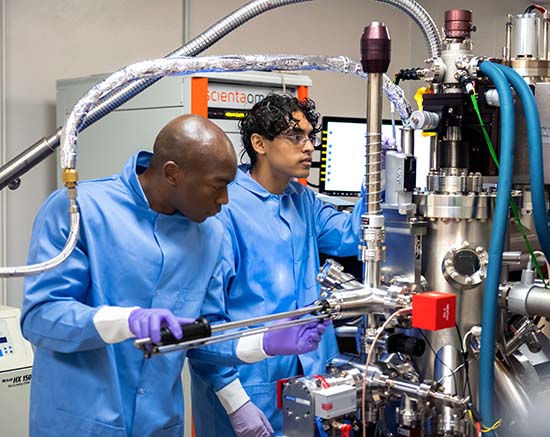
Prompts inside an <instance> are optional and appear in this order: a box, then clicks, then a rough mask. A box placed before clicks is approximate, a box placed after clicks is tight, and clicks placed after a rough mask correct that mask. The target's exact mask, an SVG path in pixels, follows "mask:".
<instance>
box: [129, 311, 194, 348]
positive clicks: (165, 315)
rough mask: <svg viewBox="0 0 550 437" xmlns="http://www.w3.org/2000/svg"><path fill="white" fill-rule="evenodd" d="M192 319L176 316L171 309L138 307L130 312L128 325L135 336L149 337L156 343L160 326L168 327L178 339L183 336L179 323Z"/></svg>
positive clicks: (182, 323)
mask: <svg viewBox="0 0 550 437" xmlns="http://www.w3.org/2000/svg"><path fill="white" fill-rule="evenodd" d="M194 321H195V320H194V319H188V318H182V317H176V316H175V315H174V314H173V313H172V311H170V310H167V309H164V308H150V309H149V308H138V309H136V310H134V311H132V312H131V313H130V317H128V326H129V327H130V331H131V332H132V334H134V335H135V336H136V337H137V338H147V337H149V338H150V339H151V340H153V341H154V342H155V343H158V342H160V330H161V329H162V328H164V327H166V328H168V329H169V330H170V332H171V333H172V335H173V336H174V337H176V338H177V339H178V340H179V339H181V337H182V336H183V333H182V331H181V325H188V324H190V323H193V322H194Z"/></svg>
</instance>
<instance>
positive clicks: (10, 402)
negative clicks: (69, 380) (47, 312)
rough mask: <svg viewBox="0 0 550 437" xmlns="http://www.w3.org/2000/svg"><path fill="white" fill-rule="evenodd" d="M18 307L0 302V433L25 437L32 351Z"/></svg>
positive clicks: (26, 432)
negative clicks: (22, 325) (24, 332)
mask: <svg viewBox="0 0 550 437" xmlns="http://www.w3.org/2000/svg"><path fill="white" fill-rule="evenodd" d="M20 317H21V311H20V310H19V308H12V307H7V306H0V421H1V423H2V432H1V434H2V435H6V436H11V437H24V436H27V435H28V428H29V402H30V388H31V379H32V362H33V358H34V354H33V351H32V347H31V344H30V343H29V342H28V341H27V340H25V339H24V338H23V335H22V333H21V328H20V325H19V320H20Z"/></svg>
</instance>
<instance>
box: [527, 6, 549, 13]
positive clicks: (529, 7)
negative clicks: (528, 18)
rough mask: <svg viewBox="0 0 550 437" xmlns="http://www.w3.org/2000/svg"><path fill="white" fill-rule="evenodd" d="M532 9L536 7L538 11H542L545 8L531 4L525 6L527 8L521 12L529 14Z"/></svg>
mask: <svg viewBox="0 0 550 437" xmlns="http://www.w3.org/2000/svg"><path fill="white" fill-rule="evenodd" d="M533 9H536V10H537V11H539V12H543V11H545V10H546V9H545V8H543V7H542V6H540V5H531V6H527V8H526V9H525V11H524V12H523V13H524V14H530V13H531V12H533Z"/></svg>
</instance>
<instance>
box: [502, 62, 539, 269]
mask: <svg viewBox="0 0 550 437" xmlns="http://www.w3.org/2000/svg"><path fill="white" fill-rule="evenodd" d="M497 67H498V68H499V69H500V70H501V71H502V72H503V73H504V75H505V76H506V79H508V81H509V82H510V84H512V86H513V87H514V89H515V90H516V92H517V93H518V95H519V97H520V98H521V103H522V105H523V110H524V111H525V120H526V122H527V140H528V143H529V173H530V177H531V197H532V202H533V218H534V221H535V230H536V231H537V237H538V239H539V243H540V245H541V248H542V251H543V252H544V255H545V256H546V259H550V258H549V256H550V229H549V227H548V215H547V213H546V199H545V196H544V165H543V162H544V161H543V157H542V139H541V129H540V117H539V111H538V109H537V102H536V101H535V96H533V93H532V92H531V88H529V85H527V83H526V82H525V80H523V78H522V77H521V76H520V75H519V74H518V73H517V72H515V71H514V70H512V69H511V68H510V67H506V66H504V65H498V64H497Z"/></svg>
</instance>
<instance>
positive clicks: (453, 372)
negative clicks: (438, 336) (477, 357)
mask: <svg viewBox="0 0 550 437" xmlns="http://www.w3.org/2000/svg"><path fill="white" fill-rule="evenodd" d="M419 331H420V334H422V337H424V340H425V341H426V344H427V345H428V347H429V348H430V350H431V351H432V352H433V354H434V356H435V358H436V359H437V360H438V361H439V362H440V363H441V364H443V366H445V367H446V368H447V369H449V370H450V371H451V375H453V380H454V383H455V391H456V390H458V382H457V380H456V371H455V370H453V369H451V368H450V367H449V366H447V364H445V362H444V361H443V360H442V359H441V358H439V355H437V352H436V351H435V350H434V348H433V347H432V345H431V343H430V341H429V340H428V338H427V337H426V335H425V334H424V333H423V332H422V330H421V329H419ZM455 394H458V393H455Z"/></svg>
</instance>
